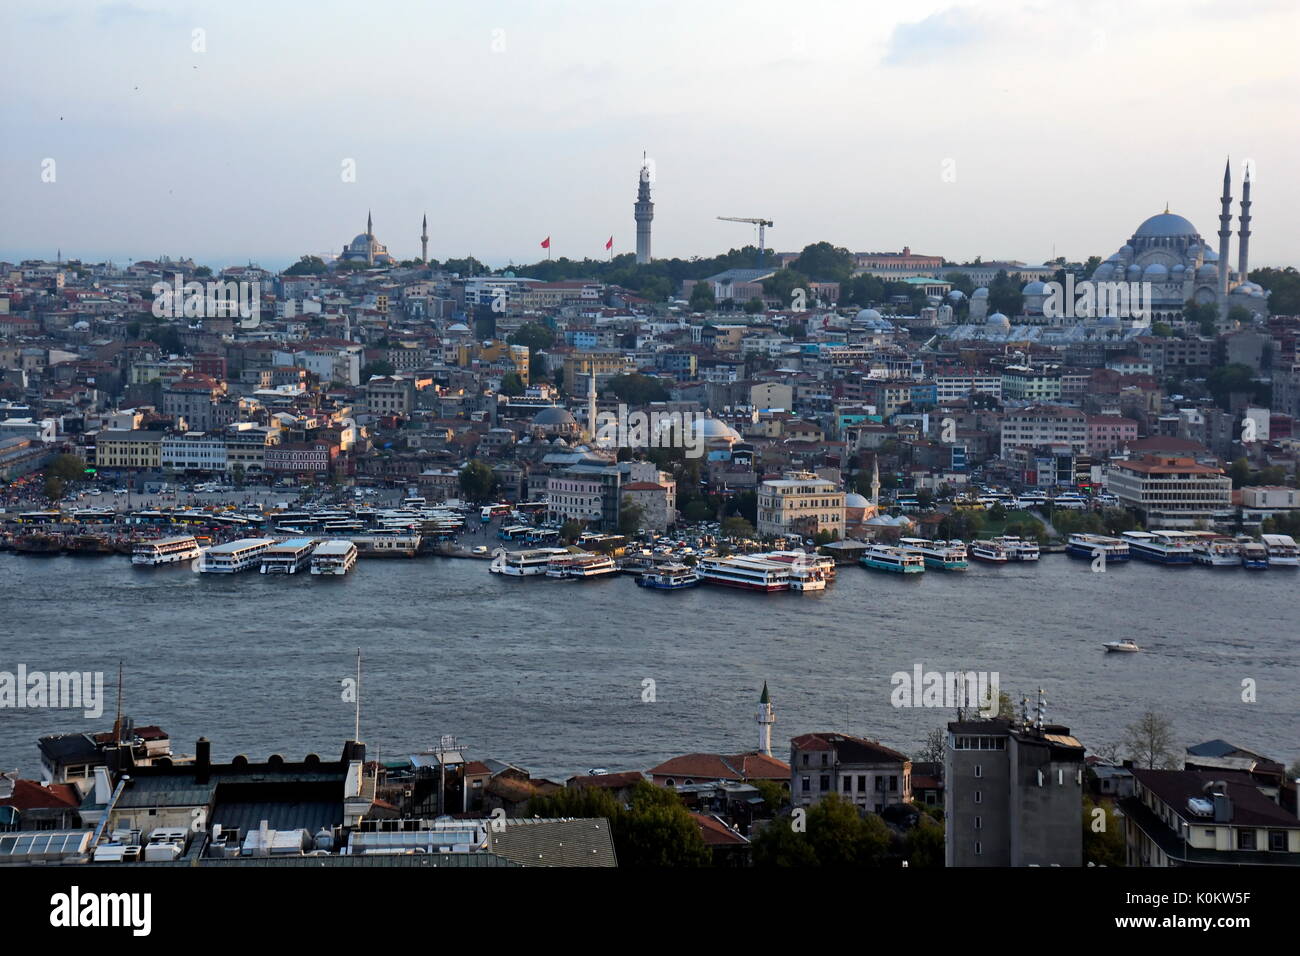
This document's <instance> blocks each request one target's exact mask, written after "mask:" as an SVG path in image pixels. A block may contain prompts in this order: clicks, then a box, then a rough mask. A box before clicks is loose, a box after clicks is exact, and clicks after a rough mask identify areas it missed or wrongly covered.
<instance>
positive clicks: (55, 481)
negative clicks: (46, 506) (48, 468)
mask: <svg viewBox="0 0 1300 956" xmlns="http://www.w3.org/2000/svg"><path fill="white" fill-rule="evenodd" d="M65 487H66V486H65V485H64V482H63V479H62V478H59V477H58V476H57V475H46V476H45V486H44V489H43V490H44V492H45V497H46V498H49V499H50V501H58V500H59V499H60V498H62V497H63V492H64V489H65Z"/></svg>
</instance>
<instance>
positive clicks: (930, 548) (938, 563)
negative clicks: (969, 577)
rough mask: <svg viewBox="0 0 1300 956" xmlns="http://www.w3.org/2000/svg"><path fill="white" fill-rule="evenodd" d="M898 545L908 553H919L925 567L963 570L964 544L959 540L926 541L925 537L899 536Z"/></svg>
mask: <svg viewBox="0 0 1300 956" xmlns="http://www.w3.org/2000/svg"><path fill="white" fill-rule="evenodd" d="M898 546H899V548H901V549H902V550H904V551H906V552H907V553H908V554H919V555H920V556H921V560H922V561H924V562H925V566H926V567H927V568H936V569H938V570H940V571H965V570H966V569H967V568H969V567H970V562H969V561H967V560H966V557H967V554H966V545H964V544H963V543H961V542H960V541H928V540H926V539H925V538H899V539H898Z"/></svg>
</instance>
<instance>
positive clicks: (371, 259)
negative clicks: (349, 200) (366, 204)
mask: <svg viewBox="0 0 1300 956" xmlns="http://www.w3.org/2000/svg"><path fill="white" fill-rule="evenodd" d="M374 264H375V225H374V223H373V222H372V221H371V218H370V210H369V209H367V210H366V265H368V266H373V265H374Z"/></svg>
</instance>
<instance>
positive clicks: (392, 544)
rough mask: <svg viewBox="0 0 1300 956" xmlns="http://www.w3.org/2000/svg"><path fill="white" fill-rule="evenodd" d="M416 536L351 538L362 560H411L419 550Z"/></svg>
mask: <svg viewBox="0 0 1300 956" xmlns="http://www.w3.org/2000/svg"><path fill="white" fill-rule="evenodd" d="M420 541H421V538H420V536H419V535H418V534H359V535H356V536H354V537H353V538H352V543H353V544H355V545H356V546H357V554H358V555H360V556H361V557H363V558H413V557H415V556H416V554H418V553H419V550H420Z"/></svg>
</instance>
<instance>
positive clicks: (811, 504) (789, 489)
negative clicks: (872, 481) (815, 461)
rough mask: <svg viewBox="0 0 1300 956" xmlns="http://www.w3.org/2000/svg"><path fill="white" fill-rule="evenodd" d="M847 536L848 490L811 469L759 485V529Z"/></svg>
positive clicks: (766, 532) (774, 532)
mask: <svg viewBox="0 0 1300 956" xmlns="http://www.w3.org/2000/svg"><path fill="white" fill-rule="evenodd" d="M821 531H831V532H833V533H834V534H835V536H836V537H839V538H842V537H843V536H844V492H842V491H840V490H839V489H837V488H836V486H835V483H834V482H832V481H827V480H826V479H825V478H821V477H818V476H817V475H814V474H812V473H811V472H797V471H792V472H787V473H786V475H785V476H784V477H783V478H779V479H774V480H768V481H765V482H763V484H762V485H761V486H760V487H759V489H758V533H759V534H760V535H789V534H798V535H801V536H805V537H812V536H813V535H815V534H817V533H818V532H821Z"/></svg>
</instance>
